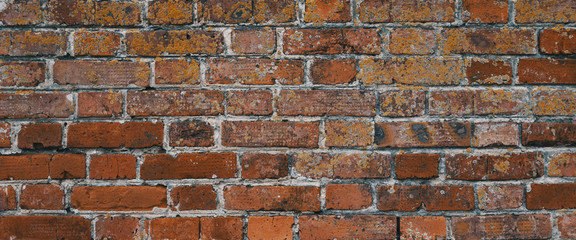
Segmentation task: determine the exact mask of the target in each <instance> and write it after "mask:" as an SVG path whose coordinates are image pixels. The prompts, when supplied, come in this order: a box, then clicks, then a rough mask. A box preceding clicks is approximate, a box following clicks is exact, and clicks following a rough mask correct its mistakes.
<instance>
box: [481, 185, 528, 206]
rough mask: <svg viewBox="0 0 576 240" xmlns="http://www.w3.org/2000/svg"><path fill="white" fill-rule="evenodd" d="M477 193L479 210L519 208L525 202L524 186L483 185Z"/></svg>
mask: <svg viewBox="0 0 576 240" xmlns="http://www.w3.org/2000/svg"><path fill="white" fill-rule="evenodd" d="M477 191H478V208H480V209H482V210H504V209H513V208H519V207H521V206H522V204H523V201H524V186H523V185H482V186H479V187H478V190H477Z"/></svg>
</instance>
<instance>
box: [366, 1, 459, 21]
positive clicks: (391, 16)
mask: <svg viewBox="0 0 576 240" xmlns="http://www.w3.org/2000/svg"><path fill="white" fill-rule="evenodd" d="M455 8H456V2H455V1H453V0H408V1H407V0H385V1H382V0H364V1H363V2H361V3H360V5H359V7H358V13H359V17H360V21H362V22H365V23H385V22H452V21H454V20H455V19H454V12H455Z"/></svg>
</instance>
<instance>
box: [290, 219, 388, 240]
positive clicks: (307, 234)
mask: <svg viewBox="0 0 576 240" xmlns="http://www.w3.org/2000/svg"><path fill="white" fill-rule="evenodd" d="M299 225H300V234H299V235H300V239H302V240H312V239H395V238H396V217H394V216H385V215H345V216H338V215H303V216H301V217H300V220H299Z"/></svg>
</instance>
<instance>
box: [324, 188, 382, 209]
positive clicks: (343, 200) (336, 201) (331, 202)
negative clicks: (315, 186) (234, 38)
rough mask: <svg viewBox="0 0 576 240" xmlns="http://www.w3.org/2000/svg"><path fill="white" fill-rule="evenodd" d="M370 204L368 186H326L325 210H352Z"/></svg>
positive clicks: (370, 198)
mask: <svg viewBox="0 0 576 240" xmlns="http://www.w3.org/2000/svg"><path fill="white" fill-rule="evenodd" d="M371 204H372V193H371V190H370V186H368V185H360V184H329V185H327V186H326V208H327V209H341V210H353V209H364V208H367V207H370V205H371Z"/></svg>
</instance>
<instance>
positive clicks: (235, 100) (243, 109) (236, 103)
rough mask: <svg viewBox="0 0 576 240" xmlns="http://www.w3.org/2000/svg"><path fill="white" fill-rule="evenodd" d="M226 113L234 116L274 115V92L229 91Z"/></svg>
mask: <svg viewBox="0 0 576 240" xmlns="http://www.w3.org/2000/svg"><path fill="white" fill-rule="evenodd" d="M227 101H228V102H227V103H228V106H227V108H226V112H227V113H228V114H232V115H270V114H272V111H273V109H272V92H271V91H267V90H238V91H229V92H228V96H227Z"/></svg>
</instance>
